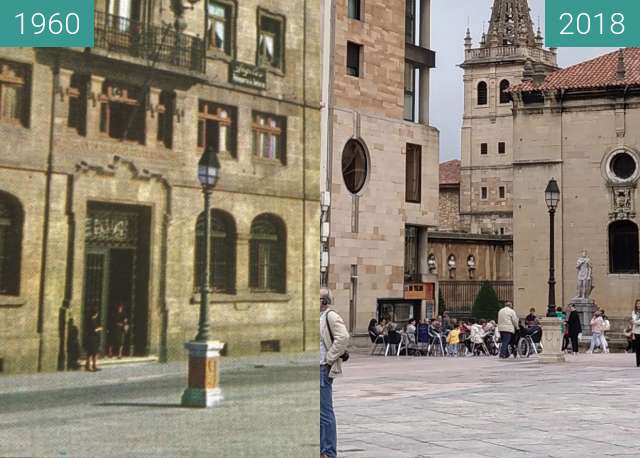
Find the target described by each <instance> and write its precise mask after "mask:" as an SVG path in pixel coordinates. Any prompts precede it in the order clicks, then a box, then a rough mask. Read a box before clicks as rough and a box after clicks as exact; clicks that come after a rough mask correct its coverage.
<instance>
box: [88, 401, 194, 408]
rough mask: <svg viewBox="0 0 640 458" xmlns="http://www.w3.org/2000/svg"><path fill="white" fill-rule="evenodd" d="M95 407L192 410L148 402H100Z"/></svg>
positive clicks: (178, 405)
mask: <svg viewBox="0 0 640 458" xmlns="http://www.w3.org/2000/svg"><path fill="white" fill-rule="evenodd" d="M94 405H95V406H97V407H157V408H161V409H193V408H194V407H185V406H183V405H182V404H153V403H148V402H100V403H99V404H94Z"/></svg>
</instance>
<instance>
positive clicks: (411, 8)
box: [404, 0, 417, 45]
mask: <svg viewBox="0 0 640 458" xmlns="http://www.w3.org/2000/svg"><path fill="white" fill-rule="evenodd" d="M416 20H417V0H406V9H405V29H404V32H405V41H406V42H407V43H410V44H412V45H415V44H416Z"/></svg>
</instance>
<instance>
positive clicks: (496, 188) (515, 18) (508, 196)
mask: <svg viewBox="0 0 640 458" xmlns="http://www.w3.org/2000/svg"><path fill="white" fill-rule="evenodd" d="M464 47H465V60H464V62H463V63H462V64H461V65H460V66H461V67H462V68H463V69H464V117H463V122H462V148H461V153H462V169H461V179H460V186H461V193H460V212H461V216H462V218H463V220H464V223H465V224H466V225H467V226H468V228H469V231H470V232H472V233H482V234H511V233H512V217H513V203H512V197H513V167H512V163H513V149H514V145H513V117H512V113H511V110H512V104H511V97H510V94H509V92H508V89H509V87H510V86H512V85H513V84H517V83H519V82H520V81H521V79H522V72H523V70H524V66H525V63H526V62H527V61H529V62H530V64H531V65H532V66H533V68H534V69H535V71H536V72H537V73H539V74H542V75H544V74H545V73H548V72H549V71H550V70H554V69H556V68H557V65H556V52H555V50H546V49H544V47H543V38H542V34H541V32H540V30H539V29H538V31H537V33H534V29H533V22H532V21H531V15H530V12H529V5H528V3H527V0H494V3H493V9H492V13H491V20H490V21H489V29H488V31H487V33H486V34H484V33H483V34H482V38H481V40H480V43H479V46H477V47H474V46H473V42H472V37H471V33H470V31H469V30H467V35H466V37H465V46H464ZM543 77H544V76H543Z"/></svg>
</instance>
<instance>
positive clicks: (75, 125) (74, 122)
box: [67, 73, 89, 135]
mask: <svg viewBox="0 0 640 458" xmlns="http://www.w3.org/2000/svg"><path fill="white" fill-rule="evenodd" d="M88 87H89V76H88V75H79V74H78V73H74V74H73V75H72V76H71V83H70V85H69V91H68V94H69V116H68V118H67V126H68V127H69V128H71V129H74V130H76V131H77V132H78V133H79V134H80V135H85V134H86V128H87V93H88Z"/></svg>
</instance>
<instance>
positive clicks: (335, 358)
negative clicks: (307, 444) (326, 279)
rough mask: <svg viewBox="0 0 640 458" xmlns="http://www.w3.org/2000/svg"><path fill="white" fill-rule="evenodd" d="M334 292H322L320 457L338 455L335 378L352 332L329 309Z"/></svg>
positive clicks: (343, 359)
mask: <svg viewBox="0 0 640 458" xmlns="http://www.w3.org/2000/svg"><path fill="white" fill-rule="evenodd" d="M330 305H331V294H330V293H329V291H328V290H326V289H322V290H321V291H320V457H321V458H336V457H337V448H338V437H337V432H336V416H335V413H334V411H333V380H334V379H335V378H336V377H337V376H339V375H340V374H341V373H342V362H343V361H346V360H347V359H348V358H349V354H348V353H347V346H348V344H349V331H347V328H346V326H345V325H344V321H342V318H341V317H340V315H338V313H337V312H336V311H335V310H332V309H331V308H329V306H330Z"/></svg>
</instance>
